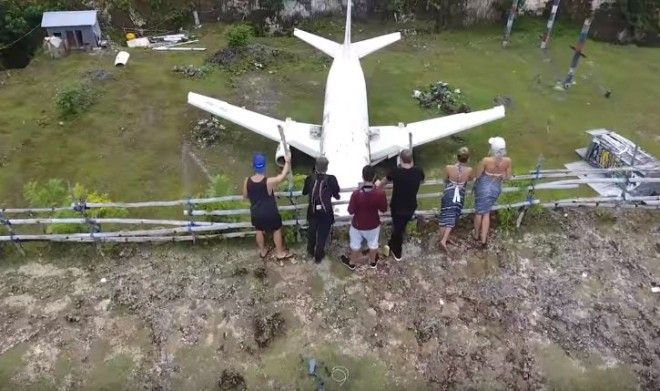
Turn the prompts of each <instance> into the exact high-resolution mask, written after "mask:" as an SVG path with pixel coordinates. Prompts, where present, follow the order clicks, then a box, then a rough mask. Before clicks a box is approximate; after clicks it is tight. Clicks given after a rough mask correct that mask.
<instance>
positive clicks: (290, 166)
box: [277, 124, 369, 243]
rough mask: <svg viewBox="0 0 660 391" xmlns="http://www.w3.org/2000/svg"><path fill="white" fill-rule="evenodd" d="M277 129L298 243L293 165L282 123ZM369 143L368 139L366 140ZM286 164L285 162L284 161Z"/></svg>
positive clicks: (298, 225)
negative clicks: (286, 161)
mask: <svg viewBox="0 0 660 391" xmlns="http://www.w3.org/2000/svg"><path fill="white" fill-rule="evenodd" d="M277 130H278V131H279V132H280V141H281V143H282V147H283V148H284V154H285V156H287V157H288V159H289V174H288V175H287V177H288V180H289V185H288V191H289V203H290V204H291V206H293V217H294V219H295V220H296V242H298V243H300V242H301V241H302V235H301V234H300V229H301V227H300V220H299V219H298V207H297V205H296V203H295V201H294V200H293V165H292V164H291V149H290V148H289V144H287V142H286V136H285V135H284V128H283V127H282V125H279V124H278V125H277ZM367 143H369V141H367ZM285 164H286V163H285Z"/></svg>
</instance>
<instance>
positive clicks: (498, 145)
mask: <svg viewBox="0 0 660 391" xmlns="http://www.w3.org/2000/svg"><path fill="white" fill-rule="evenodd" d="M488 144H490V148H491V149H493V150H496V151H497V150H500V149H505V148H506V141H504V139H503V138H502V137H491V138H489V139H488Z"/></svg>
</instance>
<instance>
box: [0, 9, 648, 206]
mask: <svg viewBox="0 0 660 391" xmlns="http://www.w3.org/2000/svg"><path fill="white" fill-rule="evenodd" d="M327 25H328V26H330V27H331V28H329V30H334V31H333V35H332V36H331V38H334V39H339V36H340V31H338V29H341V28H342V26H341V23H334V24H327ZM396 28H397V27H396V26H394V25H390V26H387V25H383V24H381V23H376V22H373V23H367V24H361V25H358V26H355V27H354V32H355V33H354V34H355V36H356V37H355V39H356V40H357V39H362V38H368V37H372V36H375V35H377V34H380V33H384V32H389V31H393V30H395V29H396ZM542 29H543V25H542V22H541V21H538V20H526V19H520V20H518V21H516V28H515V29H514V32H513V36H512V43H511V46H510V47H509V48H508V49H506V50H504V49H502V48H501V46H500V40H501V30H502V28H501V27H500V26H490V27H477V28H473V29H470V30H469V31H452V32H444V33H441V34H437V35H427V34H420V35H417V36H414V37H410V38H404V40H403V41H402V42H400V43H396V44H394V45H392V46H391V47H389V48H386V49H384V50H381V51H379V52H377V53H374V54H372V55H370V56H368V57H367V58H365V59H364V60H363V68H364V72H365V77H366V80H367V87H368V95H369V108H370V118H371V120H370V121H371V123H372V124H396V123H398V122H400V121H403V122H410V121H417V120H421V119H425V118H430V117H433V116H436V115H438V114H437V113H434V112H430V111H424V110H422V109H420V108H418V107H417V104H416V102H415V101H414V100H413V99H411V92H412V90H413V89H416V88H420V87H423V86H425V85H427V84H430V83H432V82H435V81H437V80H444V81H447V82H449V83H451V84H452V85H456V86H457V87H459V88H461V90H463V92H464V93H465V94H466V97H467V99H468V102H469V103H470V104H471V106H472V107H473V109H482V108H488V107H490V106H491V101H492V99H493V97H494V96H496V95H498V94H501V95H506V96H510V97H511V98H512V99H513V107H512V108H511V109H510V110H508V112H507V117H506V119H504V120H501V121H497V122H495V123H492V124H488V125H485V126H482V127H479V128H477V129H474V130H470V131H468V132H465V133H463V134H461V137H463V138H464V139H465V141H466V143H467V145H469V146H470V147H471V148H472V150H473V154H474V156H475V159H476V158H477V157H479V156H481V155H483V154H484V153H485V152H486V149H487V143H486V140H487V138H488V137H490V136H493V135H501V136H504V137H505V138H506V139H507V141H508V150H509V154H510V155H511V156H512V158H513V160H514V165H515V167H516V171H524V170H526V169H531V168H533V166H534V165H535V163H536V160H537V158H538V156H539V155H541V154H543V155H544V156H545V158H546V160H545V167H553V168H556V167H561V166H562V164H563V163H565V162H569V161H573V160H575V159H576V156H575V153H574V149H576V148H578V147H582V146H585V145H586V143H587V141H588V139H587V137H586V135H585V134H584V131H585V130H587V129H590V128H596V127H606V128H610V129H614V130H616V131H618V132H619V133H621V134H623V135H624V136H626V137H628V138H630V139H632V140H633V141H635V142H638V143H639V144H640V145H641V146H642V148H644V149H646V150H647V151H649V152H651V153H652V154H654V155H656V156H660V143H658V140H659V137H660V132H659V130H658V124H659V123H660V110H658V104H657V97H658V96H660V76H659V75H660V65H658V64H660V50H658V49H649V48H638V47H635V46H616V45H610V44H605V43H598V42H593V41H589V42H588V43H587V46H586V53H587V56H588V57H587V58H585V59H582V61H581V64H580V67H579V69H578V84H577V85H576V86H574V87H573V88H572V89H571V90H570V91H569V92H568V93H560V92H556V91H553V90H552V88H551V86H552V85H553V84H554V81H555V80H556V79H557V78H559V77H563V76H564V75H565V72H566V71H567V69H568V64H569V61H570V56H571V52H570V49H569V47H568V46H569V45H570V44H573V43H574V41H575V39H576V37H577V33H578V28H577V27H574V26H564V25H559V26H558V28H557V31H556V34H554V36H553V39H552V42H551V47H550V51H549V57H550V58H551V59H552V61H551V63H546V62H544V61H543V58H542V56H541V53H540V51H539V49H538V38H537V37H538V35H539V34H540V32H541V31H542ZM223 31H224V26H222V25H213V26H207V27H206V28H205V29H204V30H202V32H201V36H202V37H201V40H202V42H201V43H202V45H203V46H206V47H207V48H208V51H207V52H206V53H185V52H183V53H176V52H175V53H158V52H151V51H141V50H137V51H135V50H134V51H131V59H130V61H129V63H128V66H127V67H125V68H124V69H114V67H113V66H112V64H113V60H114V54H111V53H108V54H105V55H89V54H72V55H70V56H68V57H66V58H63V59H60V60H51V59H49V58H46V57H43V56H39V57H37V59H36V60H35V61H34V62H33V63H32V64H31V65H30V66H29V67H28V68H26V69H24V70H21V71H12V72H11V77H9V78H6V77H5V76H0V80H5V83H4V85H0V113H2V114H1V115H0V162H2V163H3V166H2V168H0V205H7V206H9V205H11V206H15V205H23V204H25V201H24V200H23V199H22V197H21V189H22V188H23V185H24V184H25V183H26V182H28V181H29V180H39V181H44V180H47V179H49V178H61V179H64V180H66V181H70V182H71V183H76V182H78V183H81V184H84V185H85V186H86V187H88V188H90V189H92V190H94V191H98V192H102V193H108V194H109V195H110V197H111V198H112V199H114V200H120V201H132V200H147V199H171V198H177V197H182V196H187V195H189V194H199V193H201V192H203V190H204V189H205V187H206V183H205V182H206V179H205V177H204V175H203V174H202V173H201V172H199V170H198V169H197V167H196V166H195V165H194V163H192V162H191V161H189V159H186V158H184V157H182V152H181V150H182V142H183V140H184V139H185V138H186V137H187V136H188V134H189V131H190V122H192V121H194V120H196V119H197V118H200V117H203V116H204V113H202V112H201V111H199V110H197V109H195V108H193V107H191V106H189V105H187V103H186V95H187V93H188V91H196V92H199V93H202V94H208V95H211V96H214V97H217V98H220V99H223V100H227V101H229V102H238V101H239V100H240V99H242V98H243V97H244V95H246V94H247V95H249V96H251V97H252V96H253V95H252V94H251V92H252V91H239V90H237V89H236V88H233V87H232V85H235V84H236V82H237V80H238V79H237V77H235V76H233V75H231V74H229V73H227V72H224V71H221V70H218V71H215V72H213V73H211V74H210V75H209V76H207V77H206V78H203V79H186V78H179V77H176V76H175V75H174V74H173V73H172V72H171V71H170V70H171V68H172V67H173V66H174V65H188V64H193V65H201V64H202V63H203V60H204V58H205V56H206V55H208V54H211V53H213V52H215V51H216V50H218V49H220V48H222V47H224V46H225V45H226V42H225V38H224V34H223ZM330 32H332V31H330ZM256 41H257V42H260V43H264V44H268V45H272V46H275V47H280V48H285V49H288V50H291V51H292V52H294V53H296V54H297V55H298V56H299V58H300V60H299V61H297V62H295V63H293V64H287V65H286V66H281V67H275V68H274V70H275V72H274V73H272V74H271V73H268V72H266V71H261V72H255V73H258V74H259V75H260V76H261V77H262V81H265V82H268V83H269V88H270V89H272V90H273V91H275V92H277V94H278V96H279V100H278V102H277V104H276V106H275V107H274V108H273V109H272V113H271V114H272V115H274V116H277V117H279V118H285V117H287V116H289V117H291V118H293V119H296V120H299V121H306V122H313V123H318V122H320V119H321V113H322V106H323V94H324V85H325V78H326V75H327V70H326V69H325V66H324V64H325V63H326V62H324V61H323V60H322V57H321V56H320V55H319V54H318V53H317V52H316V51H315V49H314V48H311V47H309V46H307V45H306V44H305V43H303V42H301V41H299V40H297V39H296V38H293V37H285V38H258V39H256ZM91 69H107V70H109V71H111V72H113V73H114V75H115V78H116V80H114V81H107V82H103V83H101V84H100V89H101V91H102V93H101V94H100V96H99V98H98V102H97V103H96V104H95V105H94V106H92V107H91V108H90V109H89V111H87V112H85V113H83V114H81V115H79V116H77V117H75V118H73V119H67V120H63V121H64V123H63V125H60V124H58V123H59V121H61V120H60V119H59V118H58V115H57V111H56V108H55V105H54V103H53V96H54V95H55V91H56V89H57V88H58V87H59V86H62V85H65V84H67V83H70V82H73V81H76V80H79V79H80V78H81V75H82V74H83V73H84V72H85V71H87V70H91ZM537 75H539V77H540V79H541V85H537V84H536V82H535V80H536V79H537ZM249 76H254V73H250V74H248V77H249ZM242 77H246V76H242ZM585 77H586V79H585ZM599 83H603V84H604V85H605V86H607V88H610V89H611V90H612V91H613V94H612V97H611V98H610V99H605V98H604V97H602V96H601V93H600V91H599V88H598V84H599ZM251 99H259V97H258V96H254V97H253V98H251ZM40 123H42V124H41V125H40ZM230 130H231V131H239V132H242V133H240V137H238V138H237V139H236V138H234V141H232V143H231V144H229V143H225V144H222V145H219V146H217V147H214V148H211V149H206V150H202V151H195V153H197V154H198V155H199V156H200V157H201V158H202V159H203V160H204V161H205V162H206V163H207V166H208V168H209V170H210V171H211V173H212V174H216V173H217V174H225V175H229V176H230V177H232V178H235V179H236V181H237V182H238V181H239V180H240V178H241V177H243V176H245V175H247V174H248V173H249V170H250V167H249V158H250V156H251V154H252V153H253V152H254V151H257V150H259V151H264V152H266V153H268V154H272V153H274V150H275V145H274V143H272V142H270V141H268V140H265V139H263V138H261V137H259V136H257V135H255V134H252V133H251V132H249V131H247V130H239V129H235V128H230ZM457 147H458V143H457V142H455V141H451V140H441V141H439V142H436V143H433V144H430V145H427V146H424V147H422V148H419V150H418V151H417V160H418V162H419V163H420V164H421V165H422V166H423V167H424V168H425V169H426V170H427V171H428V172H429V173H431V174H434V173H435V174H437V173H439V170H440V168H441V167H442V166H443V165H444V164H445V163H447V162H449V161H451V160H453V154H454V151H455V149H456V148H457ZM308 167H309V161H308V160H303V164H299V165H297V166H296V167H294V168H295V169H296V171H300V172H303V173H305V172H307V169H308ZM270 169H271V170H274V168H273V167H272V166H271V167H270Z"/></svg>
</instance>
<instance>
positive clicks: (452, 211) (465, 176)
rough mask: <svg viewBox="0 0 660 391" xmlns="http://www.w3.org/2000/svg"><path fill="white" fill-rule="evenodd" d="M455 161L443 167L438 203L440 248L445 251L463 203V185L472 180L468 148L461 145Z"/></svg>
mask: <svg viewBox="0 0 660 391" xmlns="http://www.w3.org/2000/svg"><path fill="white" fill-rule="evenodd" d="M456 158H457V160H458V161H457V162H456V163H455V164H451V165H448V166H447V167H445V188H444V190H443V192H442V203H441V205H440V227H441V230H440V248H441V249H442V250H443V251H444V252H447V240H449V234H450V233H451V230H452V229H453V228H454V227H455V226H456V223H457V222H458V218H459V217H460V216H461V212H462V211H463V205H464V204H465V187H466V185H467V183H468V182H469V181H471V180H472V168H471V167H469V166H468V165H467V162H468V161H469V160H470V150H469V149H467V148H466V147H463V148H461V149H459V150H458V154H457V155H456Z"/></svg>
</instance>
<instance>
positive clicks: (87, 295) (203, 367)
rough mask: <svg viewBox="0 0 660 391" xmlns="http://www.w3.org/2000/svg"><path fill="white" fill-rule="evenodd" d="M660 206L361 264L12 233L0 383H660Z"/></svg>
mask: <svg viewBox="0 0 660 391" xmlns="http://www.w3.org/2000/svg"><path fill="white" fill-rule="evenodd" d="M564 213H567V214H566V215H565V214H564ZM658 217H659V215H658V213H657V212H641V211H636V212H625V214H624V213H622V212H610V211H601V212H593V211H591V212H582V211H567V212H563V211H562V212H549V213H547V214H545V215H542V216H537V217H534V218H531V219H528V220H526V223H525V226H524V227H523V228H522V229H521V230H520V231H519V232H514V233H505V232H503V231H499V232H496V233H495V237H494V238H493V240H492V242H491V245H490V248H489V249H488V250H479V249H476V248H475V247H474V245H473V242H472V241H471V240H469V239H467V226H468V223H469V221H468V220H465V221H463V223H462V224H463V225H464V226H463V227H462V228H461V229H460V230H459V232H458V233H457V241H458V243H457V245H455V246H454V247H453V250H454V251H453V253H452V254H451V255H450V256H449V257H447V256H445V255H441V254H440V253H439V252H438V251H437V249H436V247H435V244H434V243H435V238H434V237H429V236H428V234H419V235H418V236H416V237H412V238H410V239H409V240H408V242H407V243H406V246H405V255H406V257H405V259H404V260H403V261H402V262H395V261H393V260H391V259H387V260H385V261H383V262H381V264H380V265H379V267H378V269H377V270H373V269H362V270H357V271H356V272H350V271H348V270H347V269H345V268H344V267H343V266H342V265H340V264H339V263H338V262H336V261H335V260H325V261H324V262H323V263H322V264H320V265H315V264H313V263H312V262H308V261H306V259H305V257H304V256H302V255H299V256H298V257H297V258H296V259H295V260H294V261H292V262H290V263H289V262H287V263H286V264H284V265H280V264H277V263H276V262H274V261H268V262H265V263H264V262H263V261H261V260H260V259H259V258H258V257H257V256H256V253H255V252H254V251H253V250H252V248H251V242H242V243H237V242H231V243H229V242H228V243H217V242H216V243H197V244H195V245H194V246H189V245H185V246H183V245H182V246H171V245H167V246H139V247H99V248H94V247H76V248H73V247H53V246H47V247H35V248H28V251H27V253H28V255H27V256H26V257H25V258H23V259H20V258H16V257H15V256H12V255H11V253H12V252H13V250H12V248H11V247H3V248H0V255H2V256H3V257H4V258H5V261H4V262H3V264H2V266H1V268H2V269H1V270H0V303H2V304H1V305H0V335H1V337H0V389H12V390H17V389H61V390H69V389H90V390H100V389H107V390H110V389H112V390H120V389H126V390H129V389H130V390H135V389H159V390H179V389H216V390H217V389H220V390H240V389H245V388H247V389H301V390H311V389H320V388H319V387H320V385H321V383H323V386H324V387H325V389H326V390H340V389H347V390H348V389H353V390H358V389H359V390H362V389H367V390H369V389H373V390H382V389H433V390H435V389H559V390H561V389H565V390H569V389H571V390H573V389H579V390H592V389H598V390H605V389H612V390H626V389H630V390H635V389H644V390H657V389H660V328H659V327H658V325H660V316H659V314H658V303H659V301H660V293H652V291H651V288H652V286H653V285H654V284H660V218H658ZM342 235H343V234H342V233H338V234H337V235H336V236H335V240H334V243H333V245H332V246H333V248H332V249H331V250H332V251H331V254H333V255H336V254H338V253H339V251H340V245H342V244H343V237H342ZM297 251H298V252H299V253H300V254H301V253H302V250H297ZM311 358H313V359H315V360H316V374H317V377H316V378H314V377H311V376H309V375H308V374H307V371H308V364H309V360H310V359H311ZM315 387H316V388H315Z"/></svg>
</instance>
